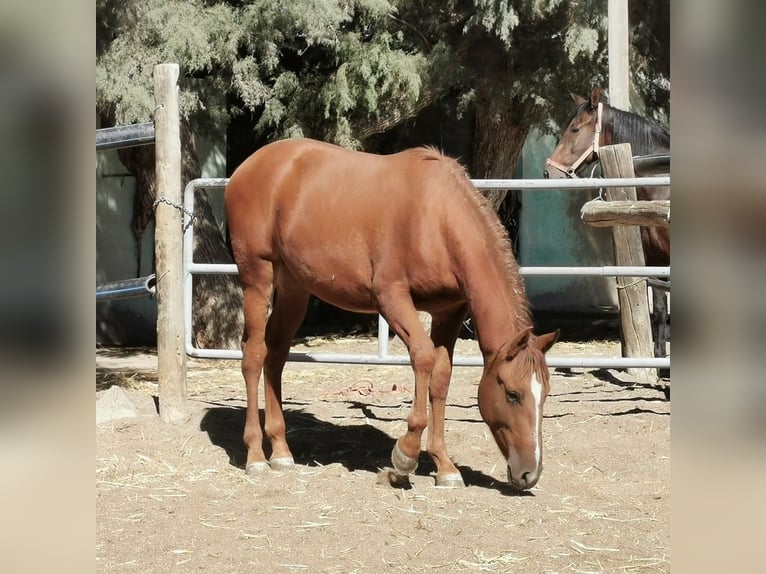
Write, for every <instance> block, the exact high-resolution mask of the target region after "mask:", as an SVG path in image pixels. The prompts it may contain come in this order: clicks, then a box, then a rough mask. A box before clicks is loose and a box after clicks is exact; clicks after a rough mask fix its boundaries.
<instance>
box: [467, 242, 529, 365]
mask: <svg viewBox="0 0 766 574" xmlns="http://www.w3.org/2000/svg"><path fill="white" fill-rule="evenodd" d="M484 249H485V250H486V247H485V248H484ZM495 254H496V255H495V257H486V256H485V257H466V258H465V261H464V262H463V277H464V279H463V282H464V286H463V288H464V289H465V292H466V297H467V298H468V306H469V309H470V312H471V317H472V318H473V322H474V325H475V327H476V335H477V339H478V342H479V348H480V349H481V352H482V354H483V355H484V357H485V360H486V359H487V358H488V357H490V356H492V355H493V354H494V353H496V352H497V351H498V349H500V347H501V346H502V345H503V344H504V343H506V342H507V341H508V340H509V339H510V338H511V337H512V336H513V335H514V334H515V333H517V332H519V331H521V330H522V329H524V328H526V327H528V326H530V325H531V324H532V321H531V318H530V315H529V309H528V302H527V297H526V294H525V292H524V284H523V282H522V279H521V276H520V275H519V274H518V270H517V269H515V263H513V262H509V263H506V262H505V261H504V260H503V258H502V257H501V256H499V255H497V252H496V251H495Z"/></svg>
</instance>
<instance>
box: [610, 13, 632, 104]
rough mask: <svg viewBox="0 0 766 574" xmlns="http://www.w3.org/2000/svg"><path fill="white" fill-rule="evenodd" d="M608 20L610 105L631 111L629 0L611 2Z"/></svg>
mask: <svg viewBox="0 0 766 574" xmlns="http://www.w3.org/2000/svg"><path fill="white" fill-rule="evenodd" d="M607 19H608V21H607V29H608V40H607V51H608V54H609V103H610V104H612V105H613V106H615V107H618V108H620V109H622V110H630V57H629V56H630V40H629V38H630V37H629V27H628V0H609V2H608V4H607Z"/></svg>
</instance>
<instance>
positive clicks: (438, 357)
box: [225, 139, 558, 489]
mask: <svg viewBox="0 0 766 574" xmlns="http://www.w3.org/2000/svg"><path fill="white" fill-rule="evenodd" d="M225 201H226V212H227V217H228V223H229V231H230V235H231V245H232V251H233V253H234V258H235V260H236V262H237V265H238V267H239V276H240V279H241V281H242V286H243V289H244V297H245V299H244V306H245V332H244V336H243V340H242V341H243V342H242V350H243V353H244V357H243V359H242V372H243V375H244V378H245V384H246V387H247V418H246V422H245V432H244V441H245V444H246V446H247V466H246V468H247V472H248V473H256V472H259V471H261V470H264V469H267V468H269V464H270V466H271V467H272V468H284V467H289V466H292V465H293V464H294V462H293V456H292V454H291V452H290V449H289V447H288V445H287V441H286V437H285V420H284V415H283V413H282V388H281V387H282V381H281V377H282V369H283V367H284V364H285V360H286V358H287V355H288V352H289V349H290V345H291V342H292V338H293V336H294V334H295V332H296V330H297V328H298V326H299V325H300V323H301V321H302V319H303V316H304V313H305V311H306V306H307V304H308V301H309V296H310V295H312V294H313V295H315V296H316V297H318V298H320V299H322V300H324V301H326V302H328V303H330V304H333V305H335V306H338V307H341V308H344V309H348V310H350V311H356V312H369V313H380V314H381V315H382V316H383V317H384V318H385V319H386V320H387V321H388V323H389V325H390V327H391V329H392V330H393V331H394V332H395V333H396V334H397V335H398V336H399V337H400V338H401V340H402V341H403V342H404V343H405V345H406V346H407V349H408V351H409V355H410V359H411V363H412V369H413V371H414V374H415V397H414V401H413V403H412V409H411V411H410V414H409V417H408V418H407V432H406V433H405V434H404V435H403V436H402V437H400V438H399V439H398V440H397V442H396V444H395V446H394V449H393V452H392V455H391V459H392V463H393V466H394V472H395V474H397V475H399V476H407V475H409V473H411V472H413V471H414V470H415V468H416V466H417V459H418V455H419V453H420V449H421V437H422V434H423V431H424V429H425V428H426V426H428V427H429V432H428V444H427V449H428V453H429V454H430V455H431V457H432V458H433V460H434V463H435V464H436V470H437V474H436V483H437V485H445V486H459V485H462V484H463V480H462V477H461V475H460V472H459V471H458V469H457V467H456V466H455V465H454V464H453V463H452V461H451V460H450V457H449V455H448V454H447V448H446V444H445V437H444V412H445V406H446V398H447V390H448V388H449V382H450V376H451V373H452V353H453V349H454V345H455V341H456V339H457V336H458V334H459V331H460V327H461V325H462V323H463V319H464V317H465V316H466V314H467V313H468V312H470V313H471V314H472V316H473V320H474V322H475V325H476V329H477V333H478V341H479V347H480V349H481V352H482V354H483V356H484V370H483V373H482V377H481V381H480V382H479V390H478V402H479V409H480V412H481V415H482V417H483V419H484V421H485V422H486V423H487V425H489V427H490V429H491V431H492V434H493V436H494V438H495V441H496V442H497V445H498V446H499V447H500V450H501V451H502V454H503V457H504V458H505V460H506V464H507V468H508V480H509V482H510V483H511V485H512V486H514V487H515V488H517V489H528V488H531V487H532V486H534V485H535V483H536V482H537V481H538V479H539V477H540V472H541V470H542V437H541V423H542V416H543V414H542V412H543V403H544V402H545V398H546V396H547V395H548V389H549V382H548V381H549V373H548V368H547V366H546V363H545V356H544V353H545V352H546V351H547V350H548V349H549V348H550V347H551V346H552V345H553V343H554V342H555V340H556V337H557V336H558V332H555V333H549V334H547V335H542V336H539V337H537V336H535V335H533V334H532V321H531V318H530V313H529V310H528V303H527V299H526V295H525V292H524V285H523V282H522V278H521V277H520V275H519V272H518V267H517V264H516V262H515V260H514V258H513V255H512V253H511V249H510V246H509V244H508V241H507V236H506V234H505V232H504V230H503V228H502V226H501V225H500V222H499V220H498V218H497V216H496V215H495V214H494V212H492V211H491V210H490V209H488V207H487V205H486V202H485V200H484V199H483V197H482V196H481V195H480V194H479V193H478V192H477V191H476V189H475V188H474V186H473V185H472V184H471V182H470V180H469V179H468V177H467V176H466V175H465V172H464V170H463V168H462V167H461V166H460V165H459V164H458V163H457V162H456V161H454V160H453V159H450V158H447V157H445V156H443V155H441V154H439V153H438V152H437V151H435V150H433V149H429V148H419V149H412V150H408V151H404V152H401V153H398V154H394V155H389V156H378V155H372V154H367V153H361V152H354V151H348V150H345V149H342V148H340V147H336V146H334V145H330V144H326V143H322V142H318V141H312V140H306V139H302V140H300V139H296V140H284V141H280V142H276V143H273V144H270V145H267V146H265V147H263V148H261V149H260V150H258V151H257V152H255V153H254V154H253V155H252V156H250V157H249V158H248V159H247V160H245V161H244V162H243V163H242V165H241V166H239V168H237V170H236V171H235V172H234V174H233V175H232V177H231V180H230V181H229V185H228V186H227V188H226V193H225ZM272 295H275V296H274V297H273V299H272ZM270 309H271V313H270V314H269V310H270ZM418 310H422V311H426V312H428V313H430V314H431V316H432V328H431V335H430V337H429V335H428V334H427V333H426V332H425V330H424V329H423V327H422V325H421V323H420V321H419V319H418V314H417V311H418ZM262 371H263V374H264V383H265V389H264V398H265V424H264V430H265V433H266V436H267V437H268V439H269V441H270V443H271V449H272V455H271V458H270V462H267V461H266V456H265V454H264V450H263V430H262V429H261V425H260V421H259V412H258V384H259V379H260V376H261V372H262ZM427 402H430V409H427Z"/></svg>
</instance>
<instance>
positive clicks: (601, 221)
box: [580, 199, 670, 227]
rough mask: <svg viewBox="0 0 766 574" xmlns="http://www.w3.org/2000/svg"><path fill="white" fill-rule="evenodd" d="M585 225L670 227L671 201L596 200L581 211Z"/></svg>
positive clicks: (588, 203) (584, 206)
mask: <svg viewBox="0 0 766 574" xmlns="http://www.w3.org/2000/svg"><path fill="white" fill-rule="evenodd" d="M580 217H581V218H582V220H583V222H584V223H587V224H588V225H591V226H593V227H614V226H615V225H640V226H643V227H669V226H670V200H652V201H603V200H601V199H594V200H592V201H589V202H587V203H586V204H585V205H583V206H582V209H581V210H580Z"/></svg>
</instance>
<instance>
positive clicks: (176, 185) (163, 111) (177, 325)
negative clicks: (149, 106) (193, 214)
mask: <svg viewBox="0 0 766 574" xmlns="http://www.w3.org/2000/svg"><path fill="white" fill-rule="evenodd" d="M178 74H179V69H178V64H159V65H157V66H155V67H154V102H155V104H156V111H155V114H154V124H155V152H154V153H155V163H156V169H157V199H158V200H160V203H158V204H157V210H156V214H155V217H156V224H155V232H154V233H155V235H154V253H155V260H156V268H157V271H156V275H157V284H156V287H155V288H156V291H157V378H158V383H159V391H158V392H159V407H160V418H161V419H162V421H163V422H166V423H180V422H183V421H185V420H187V418H188V415H187V411H186V350H185V349H184V316H183V299H184V298H183V272H182V264H183V260H182V250H183V236H182V233H181V222H182V211H181V210H180V209H179V208H178V207H176V206H181V205H183V190H182V186H181V123H180V118H179V111H178Z"/></svg>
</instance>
